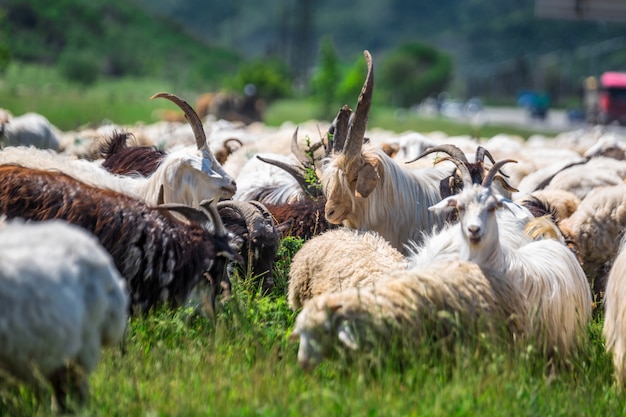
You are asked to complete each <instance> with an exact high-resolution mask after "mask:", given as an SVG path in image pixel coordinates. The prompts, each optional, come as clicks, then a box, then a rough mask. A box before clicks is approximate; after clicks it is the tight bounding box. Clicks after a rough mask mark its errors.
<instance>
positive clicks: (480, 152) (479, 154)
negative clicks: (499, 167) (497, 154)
mask: <svg viewBox="0 0 626 417" xmlns="http://www.w3.org/2000/svg"><path fill="white" fill-rule="evenodd" d="M485 157H487V158H489V160H490V161H491V163H492V164H495V163H496V160H495V159H493V156H491V153H489V151H488V150H487V149H485V148H483V147H482V146H478V147H477V148H476V162H481V163H484V162H485ZM500 175H502V176H503V177H504V178H510V177H509V176H508V175H506V174H505V173H504V172H502V171H500ZM505 184H506V182H505ZM506 185H507V186H509V187H510V185H509V184H506ZM505 188H506V187H505ZM509 191H512V190H509Z"/></svg>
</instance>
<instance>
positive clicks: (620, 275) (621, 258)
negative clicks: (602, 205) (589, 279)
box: [602, 238, 626, 389]
mask: <svg viewBox="0 0 626 417" xmlns="http://www.w3.org/2000/svg"><path fill="white" fill-rule="evenodd" d="M624 294H626V239H624V238H622V240H621V243H620V245H619V250H618V254H617V256H616V257H615V261H614V262H613V266H612V267H611V270H610V272H609V275H608V279H607V283H606V293H605V294H604V311H605V314H604V324H603V328H602V334H603V335H604V338H605V340H606V350H607V352H609V353H610V354H611V356H612V358H613V365H614V372H615V381H616V382H617V385H618V387H619V388H620V389H623V388H624V386H625V385H626V367H625V366H624V365H625V364H626V362H625V358H626V356H625V353H626V300H625V299H624Z"/></svg>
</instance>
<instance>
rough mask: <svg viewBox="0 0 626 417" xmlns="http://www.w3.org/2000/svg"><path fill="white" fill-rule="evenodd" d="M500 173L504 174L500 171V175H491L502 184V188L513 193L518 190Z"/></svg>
mask: <svg viewBox="0 0 626 417" xmlns="http://www.w3.org/2000/svg"><path fill="white" fill-rule="evenodd" d="M501 175H504V174H502V172H500V175H496V176H495V177H493V179H494V180H497V181H498V182H499V183H500V185H502V188H504V189H505V190H507V191H511V192H513V193H518V192H519V190H518V189H517V188H515V187H513V186H512V185H511V184H509V183H508V182H506V180H505V179H504V178H502V176H501Z"/></svg>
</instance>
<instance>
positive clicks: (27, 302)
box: [0, 220, 129, 412]
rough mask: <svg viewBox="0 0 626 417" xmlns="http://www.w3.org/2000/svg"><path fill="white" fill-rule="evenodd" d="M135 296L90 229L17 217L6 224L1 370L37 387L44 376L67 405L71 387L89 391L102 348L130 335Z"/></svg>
mask: <svg viewBox="0 0 626 417" xmlns="http://www.w3.org/2000/svg"><path fill="white" fill-rule="evenodd" d="M128 302H129V297H128V294H127V289H126V283H125V282H124V280H123V279H122V277H121V275H120V273H119V272H118V270H117V269H116V268H115V265H114V264H113V260H112V259H111V256H110V255H109V254H108V253H107V252H106V251H105V250H104V248H102V246H101V245H100V244H99V242H98V241H97V240H96V239H95V238H94V237H93V236H92V235H91V234H90V233H88V232H87V231H86V230H84V229H81V228H79V227H77V226H73V225H70V224H68V223H66V222H64V221H61V220H51V221H46V222H41V223H24V222H22V221H16V220H13V221H10V222H7V224H6V225H5V226H4V227H3V228H2V230H1V231H0V317H2V325H0V339H2V343H1V344H0V369H1V370H3V371H5V372H6V373H8V374H10V376H11V377H13V378H15V379H17V381H18V382H23V383H28V384H31V385H34V386H35V387H36V388H38V384H37V382H38V378H37V376H38V375H41V376H43V377H44V378H45V379H46V380H47V381H48V382H50V383H51V385H52V388H53V399H54V400H55V401H56V405H57V406H58V407H59V408H60V410H61V411H63V412H66V411H69V407H68V403H67V398H66V397H67V395H68V394H77V396H78V398H77V400H78V402H79V403H83V402H84V401H85V399H86V398H87V395H88V391H89V388H88V386H89V381H88V378H89V374H90V373H91V372H92V371H93V370H94V369H95V368H96V365H97V363H98V360H99V357H100V350H101V348H102V347H103V346H111V345H114V344H116V343H118V342H120V341H121V340H122V338H123V336H124V332H125V329H126V324H127V319H128ZM38 393H39V394H40V392H39V390H38Z"/></svg>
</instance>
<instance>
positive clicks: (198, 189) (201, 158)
mask: <svg viewBox="0 0 626 417" xmlns="http://www.w3.org/2000/svg"><path fill="white" fill-rule="evenodd" d="M170 158H171V159H170ZM168 159H170V160H171V161H172V162H171V163H170V164H169V166H168V168H167V169H166V173H165V175H166V177H167V179H166V181H164V182H165V183H166V184H178V186H177V187H176V188H174V187H165V190H164V191H165V194H164V196H163V197H164V201H165V202H177V203H183V204H186V205H190V206H197V205H198V204H199V203H200V201H202V200H204V199H207V198H215V199H218V200H219V199H229V198H231V197H232V196H233V194H235V191H236V190H237V186H236V184H235V180H234V179H233V178H232V177H231V176H230V175H228V174H227V173H226V171H224V169H223V168H222V166H221V165H220V164H219V163H218V162H217V160H216V159H215V157H214V156H213V154H212V153H210V151H206V150H204V149H202V150H200V151H198V154H196V155H189V153H188V151H187V152H180V151H179V152H173V153H172V154H170V155H169V156H168Z"/></svg>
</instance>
